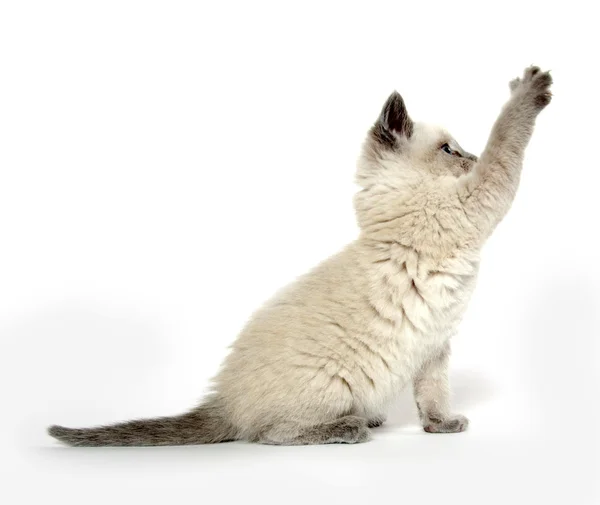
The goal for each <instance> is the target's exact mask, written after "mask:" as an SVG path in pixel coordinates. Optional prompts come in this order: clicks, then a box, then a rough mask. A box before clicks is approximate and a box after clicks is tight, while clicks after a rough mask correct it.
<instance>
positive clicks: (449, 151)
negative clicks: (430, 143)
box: [440, 144, 454, 154]
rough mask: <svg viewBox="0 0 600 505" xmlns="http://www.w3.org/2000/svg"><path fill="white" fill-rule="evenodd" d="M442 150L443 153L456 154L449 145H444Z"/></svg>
mask: <svg viewBox="0 0 600 505" xmlns="http://www.w3.org/2000/svg"><path fill="white" fill-rule="evenodd" d="M440 149H441V150H442V151H445V152H447V153H448V154H454V151H453V150H452V149H450V146H449V145H448V144H444V145H443V146H442V147H441V148H440Z"/></svg>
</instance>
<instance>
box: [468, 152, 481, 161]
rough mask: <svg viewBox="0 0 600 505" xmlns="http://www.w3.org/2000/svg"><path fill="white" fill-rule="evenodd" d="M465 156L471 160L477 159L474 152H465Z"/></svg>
mask: <svg viewBox="0 0 600 505" xmlns="http://www.w3.org/2000/svg"><path fill="white" fill-rule="evenodd" d="M465 158H467V159H468V160H471V161H477V160H478V158H477V156H475V155H474V154H471V153H465Z"/></svg>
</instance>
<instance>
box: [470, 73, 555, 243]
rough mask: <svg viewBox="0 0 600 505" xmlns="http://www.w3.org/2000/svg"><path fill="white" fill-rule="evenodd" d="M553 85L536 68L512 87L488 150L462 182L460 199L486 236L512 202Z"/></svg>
mask: <svg viewBox="0 0 600 505" xmlns="http://www.w3.org/2000/svg"><path fill="white" fill-rule="evenodd" d="M551 84H552V78H551V77H550V74H549V73H548V72H542V71H541V70H540V69H539V68H538V67H533V66H532V67H529V68H527V69H526V70H525V72H524V74H523V77H522V78H517V79H515V80H514V81H512V82H511V83H510V89H511V92H512V96H511V98H510V99H509V101H508V102H507V103H506V105H505V106H504V108H503V109H502V112H501V113H500V116H499V117H498V119H497V120H496V123H495V124H494V126H493V128H492V132H491V134H490V137H489V139H488V143H487V145H486V148H485V150H484V151H483V153H482V155H481V157H480V159H479V161H478V162H477V164H476V165H475V167H474V169H473V171H472V172H471V173H470V174H468V175H467V176H466V177H464V178H463V179H461V187H460V189H459V197H460V199H461V201H462V204H463V208H464V210H465V213H466V215H467V216H468V217H469V220H470V221H471V222H472V223H474V224H476V226H477V228H478V229H480V231H481V232H483V233H484V235H487V234H489V233H491V231H492V230H493V228H494V227H495V225H496V224H497V223H498V222H499V221H500V220H501V219H502V218H503V217H504V215H505V214H506V212H507V211H508V209H509V207H510V205H511V203H512V201H513V198H514V196H515V193H516V191H517V186H518V184H519V178H520V174H521V166H522V163H523V156H524V153H525V148H526V147H527V144H528V143H529V140H530V138H531V135H532V133H533V127H534V124H535V120H536V117H537V116H538V114H539V113H540V112H541V110H542V109H543V108H544V107H545V106H546V105H548V104H549V103H550V100H551V98H552V95H551V93H550V85H551Z"/></svg>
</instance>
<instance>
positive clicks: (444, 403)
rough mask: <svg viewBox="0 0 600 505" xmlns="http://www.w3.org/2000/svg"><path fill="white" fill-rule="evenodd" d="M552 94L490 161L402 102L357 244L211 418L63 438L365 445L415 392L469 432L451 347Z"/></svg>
mask: <svg viewBox="0 0 600 505" xmlns="http://www.w3.org/2000/svg"><path fill="white" fill-rule="evenodd" d="M551 82H552V79H551V77H550V75H549V74H548V73H547V72H542V71H540V69H539V68H538V67H530V68H528V69H526V70H525V72H524V75H523V77H522V78H518V79H515V80H514V81H512V82H511V83H510V89H511V97H510V99H509V101H508V103H507V104H506V105H505V106H504V108H503V110H502V112H501V113H500V116H499V118H498V119H497V121H496V123H495V125H494V127H493V129H492V132H491V135H490V138H489V141H488V144H487V146H486V148H485V150H484V152H483V154H482V155H481V158H480V159H479V160H478V159H477V157H475V156H473V155H472V154H469V153H466V152H465V151H463V149H462V148H461V147H460V146H459V145H458V143H457V142H456V141H455V140H454V139H453V138H452V137H451V136H450V135H449V134H448V133H447V132H446V131H444V130H442V129H440V128H437V127H432V126H428V125H426V124H421V123H415V122H413V121H412V119H411V118H410V116H409V115H408V112H407V110H406V107H405V105H404V102H403V100H402V97H401V96H400V95H399V94H398V93H393V94H392V95H391V96H390V97H389V98H388V100H387V102H386V103H385V105H384V107H383V110H382V112H381V115H380V117H379V118H378V120H377V121H376V123H375V124H374V126H373V127H372V128H371V130H370V131H369V134H368V136H367V139H366V141H365V143H364V146H363V150H362V153H361V156H360V159H359V161H358V172H357V182H358V184H359V185H360V186H361V188H362V190H361V191H360V192H359V193H358V194H357V195H356V197H355V201H354V202H355V208H356V212H357V216H358V223H359V225H360V229H361V233H360V236H359V238H358V239H357V240H356V241H355V242H354V243H352V244H350V245H349V246H347V247H346V248H345V249H344V250H343V251H341V252H340V253H338V254H337V255H335V256H333V257H332V258H329V259H328V260H326V261H325V262H324V263H322V264H321V265H319V266H318V267H316V268H315V269H314V270H313V271H312V272H310V273H308V274H307V275H305V276H304V277H301V278H300V279H298V280H297V281H296V282H295V283H294V284H292V285H291V286H289V287H287V288H286V289H285V290H284V291H283V292H281V293H280V294H278V295H277V296H276V297H275V298H274V299H272V300H271V301H270V302H268V303H267V304H266V305H265V306H264V307H262V308H261V309H260V310H259V311H258V312H257V313H256V314H254V316H253V318H252V319H251V320H250V322H249V323H248V324H247V326H246V327H245V328H244V329H243V331H242V332H241V334H240V336H239V338H238V339H237V341H236V342H235V344H234V345H233V348H232V351H231V353H230V355H229V356H228V357H227V358H226V360H225V363H224V365H223V367H222V369H221V371H220V372H219V373H218V375H217V377H216V378H215V380H214V389H213V392H212V393H211V394H210V395H209V396H208V397H207V398H206V399H205V400H204V402H203V403H202V404H201V405H200V406H198V407H197V408H195V409H194V410H192V411H191V412H189V413H186V414H183V415H179V416H175V417H163V418H157V419H149V420H136V421H130V422H125V423H121V424H115V425H112V426H104V427H96V428H85V429H71V428H63V427H61V426H52V427H50V428H49V430H48V431H49V433H50V435H52V436H53V437H56V438H57V439H59V440H61V441H63V442H66V443H68V444H70V445H75V446H108V445H110V446H132V445H180V444H206V443H216V442H225V441H230V440H247V441H251V442H260V443H264V444H286V445H299V444H327V443H336V442H337V443H357V442H365V441H367V440H369V438H370V429H369V428H371V427H375V426H379V425H380V424H381V423H382V422H384V420H385V415H386V410H387V408H388V406H389V405H390V404H391V403H392V402H393V401H394V398H395V397H396V396H397V394H398V392H399V391H400V390H401V389H402V388H403V387H404V386H406V384H409V383H412V386H413V389H414V396H415V399H416V403H417V407H418V412H419V416H420V420H421V422H422V424H423V428H424V429H425V431H427V432H429V433H455V432H461V431H464V430H465V429H467V426H468V420H467V418H465V417H464V416H461V415H453V414H451V413H450V408H449V404H448V377H447V375H448V357H449V354H450V339H451V337H452V335H453V334H454V333H455V332H456V329H457V326H458V324H459V321H460V320H461V317H462V316H463V313H464V311H465V308H466V305H467V301H468V300H469V297H470V296H471V293H472V291H473V288H474V286H475V280H476V276H477V270H478V266H479V252H480V249H481V247H482V245H483V244H484V242H485V241H486V239H487V238H488V236H489V235H490V234H491V233H492V231H493V230H494V228H495V226H496V225H497V224H498V222H499V221H500V220H501V219H502V218H503V216H504V215H505V214H506V212H507V211H508V209H509V207H510V205H511V202H512V200H513V198H514V196H515V192H516V190H517V186H518V183H519V176H520V172H521V165H522V161H523V155H524V150H525V147H526V146H527V144H528V142H529V139H530V137H531V134H532V132H533V127H534V123H535V119H536V117H537V115H538V113H539V112H540V111H541V110H542V109H543V108H544V107H545V106H546V105H548V103H549V102H550V99H551V94H550V92H549V88H550V85H551Z"/></svg>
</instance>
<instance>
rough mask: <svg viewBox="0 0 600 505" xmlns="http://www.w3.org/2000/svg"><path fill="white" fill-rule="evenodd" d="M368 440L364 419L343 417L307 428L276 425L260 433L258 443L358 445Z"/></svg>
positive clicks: (294, 425) (368, 433)
mask: <svg viewBox="0 0 600 505" xmlns="http://www.w3.org/2000/svg"><path fill="white" fill-rule="evenodd" d="M370 438H371V434H370V431H369V428H367V420H366V419H365V418H363V417H358V416H345V417H340V418H339V419H335V420H333V421H329V422H326V423H322V424H319V425H316V426H309V427H303V426H300V425H298V424H291V423H282V424H278V425H276V426H273V427H271V428H269V429H268V430H267V431H265V432H264V433H262V434H261V435H260V436H259V437H258V442H260V443H262V444H272V445H317V444H358V443H361V442H367V441H368V440H370Z"/></svg>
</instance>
